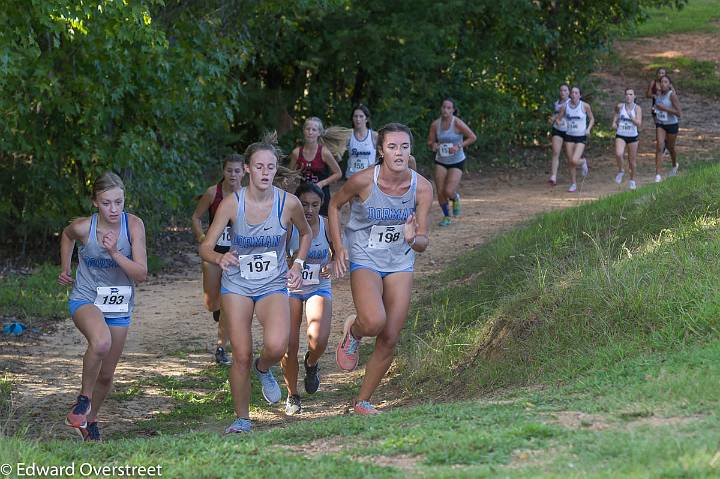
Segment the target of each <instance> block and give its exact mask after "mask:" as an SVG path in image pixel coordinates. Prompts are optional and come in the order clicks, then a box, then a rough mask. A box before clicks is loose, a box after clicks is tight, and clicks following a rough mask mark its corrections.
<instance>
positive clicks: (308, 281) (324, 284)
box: [289, 216, 332, 294]
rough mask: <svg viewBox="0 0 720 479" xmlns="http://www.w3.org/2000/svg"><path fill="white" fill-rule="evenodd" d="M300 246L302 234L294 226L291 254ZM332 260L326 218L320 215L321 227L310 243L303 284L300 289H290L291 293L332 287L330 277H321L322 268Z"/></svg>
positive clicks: (307, 292) (305, 292)
mask: <svg viewBox="0 0 720 479" xmlns="http://www.w3.org/2000/svg"><path fill="white" fill-rule="evenodd" d="M299 247H300V234H299V233H298V230H297V228H293V230H292V234H291V235H290V248H289V249H290V252H291V253H290V254H292V253H293V252H294V251H297V250H298V248H299ZM329 262H330V242H329V241H328V239H327V233H326V230H325V218H323V217H322V216H321V217H320V228H319V230H318V234H317V236H316V237H314V238H313V239H312V242H311V243H310V250H309V251H308V254H307V258H306V260H305V265H306V266H305V270H303V284H302V286H301V287H300V288H298V289H293V290H290V292H291V293H298V294H309V293H314V292H315V291H317V290H319V289H330V288H331V287H332V286H331V282H330V278H321V277H320V270H321V269H322V268H323V266H325V265H327V264H328V263H329Z"/></svg>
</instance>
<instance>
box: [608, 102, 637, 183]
mask: <svg viewBox="0 0 720 479" xmlns="http://www.w3.org/2000/svg"><path fill="white" fill-rule="evenodd" d="M641 125H642V108H640V105H637V104H635V90H633V89H632V88H626V89H625V102H624V103H619V104H617V105H616V106H615V115H613V120H612V128H613V130H615V160H616V161H617V167H618V172H617V175H615V183H617V184H618V185H619V184H621V183H622V180H623V176H624V175H625V170H624V169H623V157H624V156H625V149H626V148H627V150H628V166H629V168H630V181H628V188H630V189H631V190H634V189H636V188H637V184H636V183H635V170H636V167H637V151H638V131H639V130H640V126H641Z"/></svg>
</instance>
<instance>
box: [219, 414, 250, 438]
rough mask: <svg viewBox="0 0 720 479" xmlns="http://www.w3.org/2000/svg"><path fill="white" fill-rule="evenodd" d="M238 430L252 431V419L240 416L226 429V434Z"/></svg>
mask: <svg viewBox="0 0 720 479" xmlns="http://www.w3.org/2000/svg"><path fill="white" fill-rule="evenodd" d="M236 432H252V422H251V421H250V419H245V418H244V417H239V418H237V419H235V421H233V423H232V424H230V425H229V426H228V427H227V429H225V434H233V433H236Z"/></svg>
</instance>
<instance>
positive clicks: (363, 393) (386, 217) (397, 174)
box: [330, 123, 433, 414]
mask: <svg viewBox="0 0 720 479" xmlns="http://www.w3.org/2000/svg"><path fill="white" fill-rule="evenodd" d="M411 148H412V133H411V132H410V129H409V128H408V127H407V126H405V125H401V124H399V123H391V124H389V125H386V126H385V127H383V128H382V129H381V130H380V131H379V132H378V151H379V164H378V165H376V166H375V167H374V168H369V169H367V170H365V171H361V172H360V173H357V174H355V175H353V177H352V178H350V179H349V180H348V181H347V183H345V184H344V185H343V187H342V188H341V189H340V191H338V192H337V193H336V194H335V196H334V197H333V199H332V200H331V201H330V238H331V239H332V244H333V245H335V252H336V256H335V273H336V274H337V276H338V277H341V276H343V275H344V274H345V271H346V270H347V265H346V263H347V262H348V260H349V263H350V287H351V289H352V295H353V302H354V303H355V309H356V310H357V317H355V318H350V319H348V321H346V322H345V326H344V329H343V338H342V340H341V341H340V344H338V347H337V350H336V353H335V358H336V360H337V363H338V366H339V367H340V368H341V369H343V370H346V371H351V370H353V369H355V367H357V364H358V359H359V355H358V347H359V345H360V340H361V338H363V337H367V336H375V337H376V340H375V350H374V351H373V353H372V355H371V356H370V359H369V361H368V363H367V366H366V367H365V377H364V378H363V382H362V386H360V392H359V393H358V397H357V401H356V402H355V403H354V406H353V407H354V410H355V412H356V413H358V414H377V413H379V412H380V411H378V410H377V409H375V407H374V406H373V405H372V404H371V403H370V398H371V396H372V394H373V392H374V391H375V389H376V388H377V386H378V385H379V384H380V381H381V380H382V378H383V376H385V373H386V372H387V370H388V368H389V367H390V364H391V363H392V360H393V353H394V349H395V345H396V344H397V342H398V339H399V337H400V330H401V329H402V327H403V324H404V323H405V320H406V319H407V312H408V308H409V307H410V293H411V290H412V282H413V266H414V262H415V252H416V251H417V252H422V251H425V249H426V248H427V247H428V243H429V239H428V216H429V212H430V205H431V204H432V199H433V193H432V185H431V184H430V182H429V181H428V180H426V179H425V178H423V177H422V176H420V175H419V174H417V173H416V172H415V171H413V170H411V169H410V168H409V167H408V161H409V157H410V150H411ZM355 197H357V199H356V201H353V202H352V205H351V209H350V220H349V222H348V224H347V227H346V229H345V232H346V240H347V247H348V248H349V251H348V250H346V249H345V246H344V245H343V242H342V240H341V237H340V208H341V207H342V206H343V205H344V204H345V203H347V202H348V201H350V200H351V199H353V198H355Z"/></svg>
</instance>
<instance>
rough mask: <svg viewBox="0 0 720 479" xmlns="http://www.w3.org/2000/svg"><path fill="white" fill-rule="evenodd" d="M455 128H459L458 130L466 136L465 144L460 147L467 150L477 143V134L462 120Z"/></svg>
mask: <svg viewBox="0 0 720 479" xmlns="http://www.w3.org/2000/svg"><path fill="white" fill-rule="evenodd" d="M455 126H457V129H458V130H460V133H462V134H463V136H464V139H463V142H462V144H461V145H460V146H462V147H463V148H467V147H468V146H470V145H472V144H473V143H475V142H476V141H477V135H476V134H475V132H474V131H472V130H471V129H470V127H469V126H467V124H466V123H465V122H464V121H462V120H461V119H460V118H458V119H457V121H455Z"/></svg>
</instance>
